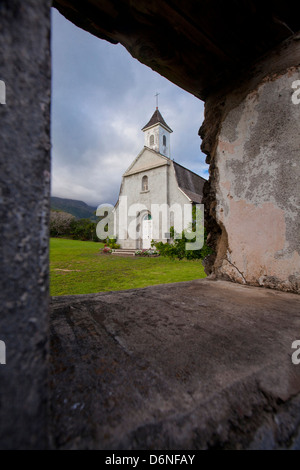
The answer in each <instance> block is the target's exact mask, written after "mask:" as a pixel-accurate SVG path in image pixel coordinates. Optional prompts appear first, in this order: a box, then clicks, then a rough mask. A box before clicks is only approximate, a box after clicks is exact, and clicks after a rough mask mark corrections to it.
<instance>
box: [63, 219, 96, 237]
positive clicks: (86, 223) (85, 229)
mask: <svg viewBox="0 0 300 470" xmlns="http://www.w3.org/2000/svg"><path fill="white" fill-rule="evenodd" d="M96 225H97V224H96V223H95V222H92V221H91V220H90V219H79V220H73V221H72V223H71V230H70V234H71V235H72V237H73V238H74V239H75V240H83V241H87V240H89V241H94V242H98V241H99V239H98V237H97V234H96Z"/></svg>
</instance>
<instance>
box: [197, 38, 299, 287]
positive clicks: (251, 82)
mask: <svg viewBox="0 0 300 470" xmlns="http://www.w3.org/2000/svg"><path fill="white" fill-rule="evenodd" d="M287 43H288V44H289V47H291V48H292V49H293V51H294V56H293V60H291V59H292V57H291V56H289V57H288V58H287V57H285V58H286V59H287V60H286V62H285V60H284V59H283V56H284V53H285V52H286V47H287ZM287 43H286V44H284V45H283V46H282V47H281V48H280V50H277V51H276V55H275V51H274V53H273V54H271V59H273V67H274V69H275V70H272V67H270V68H269V70H270V69H271V71H270V72H269V73H264V71H265V70H267V69H268V65H269V64H270V62H271V60H270V58H269V57H268V58H266V59H265V58H264V59H263V60H262V61H260V63H259V64H257V66H256V67H255V68H254V70H256V71H259V72H258V74H257V75H256V76H255V79H253V77H254V75H251V73H250V75H249V78H248V80H247V82H246V84H245V83H243V84H242V85H240V86H238V85H237V86H236V87H235V88H234V90H230V91H228V90H226V91H225V92H224V95H223V96H222V97H221V96H220V94H218V97H217V99H216V96H215V97H214V98H215V99H216V101H217V103H218V106H219V109H218V119H217V123H216V124H215V125H214V127H213V128H212V129H209V128H208V127H209V124H210V119H211V117H212V116H211V112H212V110H213V109H214V108H215V107H216V102H215V103H213V106H211V108H210V109H209V106H210V105H211V104H212V101H213V100H208V103H207V104H206V106H207V108H208V113H207V115H206V122H204V125H203V126H202V128H201V129H200V134H202V136H203V137H204V142H203V146H202V148H203V150H204V151H205V152H206V153H207V154H208V161H209V162H210V163H211V176H210V182H209V186H208V185H207V187H206V190H205V191H206V203H207V212H209V217H212V218H213V222H211V221H210V222H209V223H208V225H209V228H208V231H209V233H210V235H209V238H210V239H211V240H210V243H211V244H212V245H213V247H214V249H215V253H216V255H215V257H214V258H213V260H211V261H213V262H211V264H210V265H209V263H208V267H207V271H208V272H209V273H210V274H212V275H213V276H215V277H219V278H225V279H229V280H232V281H235V282H239V283H243V284H251V285H260V286H265V287H272V288H278V289H281V290H286V291H294V292H299V290H300V256H299V233H300V221H299V215H298V212H299V206H300V200H299V195H300V166H299V148H300V137H299V122H300V104H295V103H294V102H293V101H292V95H293V93H294V91H295V90H294V88H293V83H294V82H295V81H296V80H299V78H300V68H299V66H296V65H294V64H295V63H297V61H298V63H299V40H298V38H297V37H295V38H294V39H293V40H289V41H288V42H287ZM288 62H290V63H288ZM291 62H293V65H291ZM276 65H277V70H276ZM247 85H248V86H247ZM212 131H214V135H213V136H212Z"/></svg>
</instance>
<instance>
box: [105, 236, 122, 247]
mask: <svg viewBox="0 0 300 470" xmlns="http://www.w3.org/2000/svg"><path fill="white" fill-rule="evenodd" d="M116 241H117V239H116V238H108V237H107V239H106V244H107V246H109V247H110V248H112V249H113V250H118V249H119V248H121V246H120V245H119V243H116Z"/></svg>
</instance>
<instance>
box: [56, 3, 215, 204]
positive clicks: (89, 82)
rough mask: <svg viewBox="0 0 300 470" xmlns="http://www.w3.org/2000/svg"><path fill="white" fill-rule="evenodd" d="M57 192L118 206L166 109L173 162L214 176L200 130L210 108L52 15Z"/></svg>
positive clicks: (117, 49) (113, 47)
mask: <svg viewBox="0 0 300 470" xmlns="http://www.w3.org/2000/svg"><path fill="white" fill-rule="evenodd" d="M52 23H53V24H52V57H53V59H52V61H53V65H52V70H53V72H52V73H53V79H52V129H51V132H52V194H53V195H54V196H59V197H68V198H72V199H80V200H83V201H85V202H86V203H88V204H91V205H98V204H100V203H103V202H110V203H115V202H116V200H117V198H118V193H119V188H120V183H121V177H122V174H123V173H124V171H125V170H126V169H127V167H128V166H129V165H130V163H131V162H132V161H133V159H134V158H135V157H136V156H137V154H138V153H139V152H140V150H141V149H142V148H143V145H144V136H143V132H141V128H142V127H143V126H144V125H145V124H146V123H147V122H148V120H149V119H150V117H151V115H152V113H153V112H154V109H155V98H154V94H155V93H156V92H159V93H160V96H159V108H160V111H161V113H162V115H163V116H164V119H165V120H166V122H167V123H168V125H169V126H170V127H171V128H172V129H173V131H174V132H173V134H172V135H171V152H172V158H174V159H175V161H177V162H178V163H180V164H182V165H184V166H186V167H187V168H189V169H190V170H192V171H195V172H196V173H198V174H200V175H201V176H204V177H207V165H206V164H205V156H204V155H203V154H202V153H201V151H200V139H199V137H198V129H199V127H200V125H201V123H202V121H203V103H202V102H201V101H199V100H198V99H197V98H195V97H194V96H192V95H190V94H189V93H187V92H185V91H183V90H181V89H180V88H179V87H177V86H176V85H174V84H172V83H170V82H169V81H168V80H166V79H165V78H164V77H161V76H160V75H159V74H157V73H155V72H153V71H152V70H151V69H149V68H148V67H146V66H144V65H143V64H141V63H139V62H138V61H137V60H136V59H133V58H132V57H131V56H130V54H129V53H128V52H127V51H126V50H125V48H123V47H122V46H121V45H112V44H110V43H107V42H105V41H102V40H100V39H98V38H96V37H94V36H92V35H91V34H89V33H87V32H85V31H83V30H81V29H79V28H77V27H76V26H74V25H73V24H72V23H70V22H68V21H67V20H66V19H65V18H64V17H63V16H61V15H60V14H59V13H58V12H57V11H56V10H54V9H53V11H52Z"/></svg>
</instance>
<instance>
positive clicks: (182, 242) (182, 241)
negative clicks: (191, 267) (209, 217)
mask: <svg viewBox="0 0 300 470" xmlns="http://www.w3.org/2000/svg"><path fill="white" fill-rule="evenodd" d="M196 210H197V209H196V206H194V207H193V212H192V214H193V222H192V224H191V227H189V228H188V229H186V230H183V231H182V233H181V238H178V237H175V235H178V234H176V233H175V230H174V227H171V228H170V235H171V238H172V239H173V242H172V243H163V242H155V241H154V240H152V242H151V246H155V248H156V249H157V250H159V251H160V254H161V255H162V256H167V257H169V258H178V259H183V258H186V259H189V260H192V259H204V258H205V257H206V256H208V255H210V254H212V253H213V251H212V249H211V248H210V247H209V246H208V245H207V243H206V239H207V234H206V230H205V229H203V226H202V225H201V224H200V227H198V226H197V225H196ZM198 211H199V212H197V218H198V220H201V218H202V217H203V214H202V212H200V209H198ZM193 233H195V237H194V238H192V239H191V238H190V236H191V234H193ZM187 235H190V236H189V237H188V236H187ZM202 236H203V237H204V243H203V246H202V248H201V249H199V250H187V249H186V243H193V242H195V240H196V237H197V238H198V239H199V238H201V237H202Z"/></svg>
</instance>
